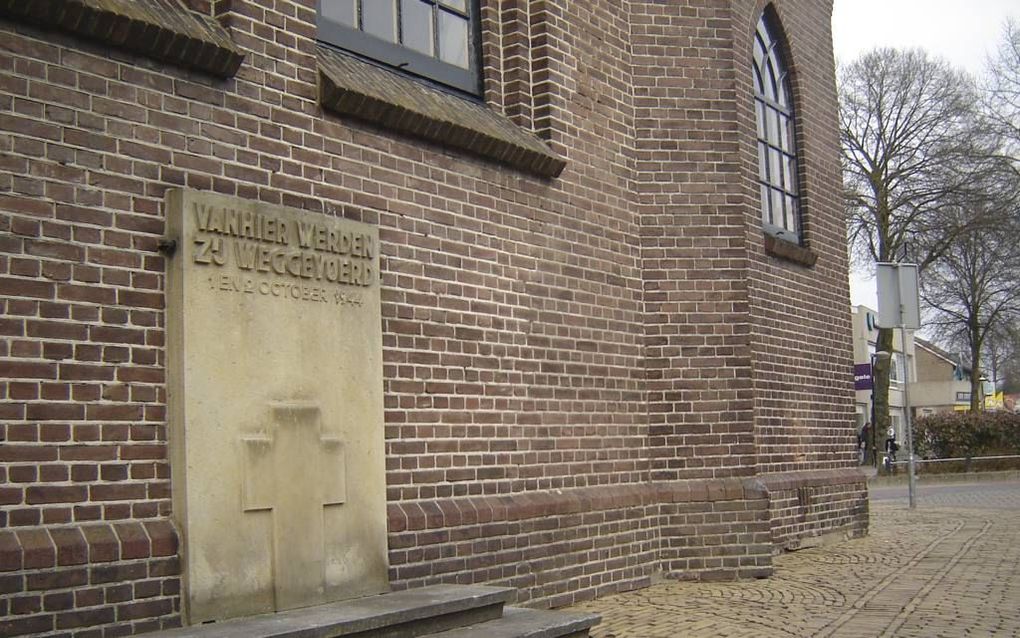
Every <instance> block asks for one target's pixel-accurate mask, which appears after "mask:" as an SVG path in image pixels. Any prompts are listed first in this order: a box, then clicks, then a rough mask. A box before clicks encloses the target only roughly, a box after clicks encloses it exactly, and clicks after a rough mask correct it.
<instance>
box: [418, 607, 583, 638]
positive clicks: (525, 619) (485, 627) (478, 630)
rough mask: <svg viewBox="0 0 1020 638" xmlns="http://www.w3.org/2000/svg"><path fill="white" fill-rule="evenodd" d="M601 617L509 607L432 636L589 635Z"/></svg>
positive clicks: (551, 637) (577, 637) (558, 637)
mask: <svg viewBox="0 0 1020 638" xmlns="http://www.w3.org/2000/svg"><path fill="white" fill-rule="evenodd" d="M600 620H601V619H600V618H599V617H598V616H596V615H595V614H578V613H573V612H571V613H567V612H562V611H542V610H538V609H521V608H519V607H506V608H504V609H503V617H502V618H498V619H496V620H490V621H488V622H484V623H481V624H478V625H472V626H470V627H458V628H457V629H450V630H448V631H443V632H440V633H437V634H430V635H429V636H428V638H479V637H480V636H484V638H588V630H589V629H591V628H592V627H594V626H595V625H597V624H598V623H599V621H600Z"/></svg>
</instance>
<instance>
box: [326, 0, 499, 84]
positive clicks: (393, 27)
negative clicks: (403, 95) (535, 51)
mask: <svg viewBox="0 0 1020 638" xmlns="http://www.w3.org/2000/svg"><path fill="white" fill-rule="evenodd" d="M479 33H480V31H479V25H478V1H477V0H319V40H321V41H323V42H325V43H327V44H331V45H333V46H336V47H338V48H341V49H344V50H346V51H349V52H351V53H354V54H357V55H358V56H361V57H364V58H368V59H371V60H374V61H376V62H380V63H382V64H384V65H387V66H390V67H392V68H395V69H399V70H400V71H402V72H405V73H411V74H414V75H417V76H420V77H423V78H426V79H429V80H432V81H434V82H437V83H439V84H443V85H445V86H448V87H452V88H455V89H458V90H460V91H465V92H467V93H471V94H474V95H479V94H480V93H481V82H480V78H481V73H480V70H479V62H478V44H477V43H478V38H479Z"/></svg>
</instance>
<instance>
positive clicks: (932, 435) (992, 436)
mask: <svg viewBox="0 0 1020 638" xmlns="http://www.w3.org/2000/svg"><path fill="white" fill-rule="evenodd" d="M914 433H915V441H916V446H917V454H918V456H920V457H922V458H938V459H945V458H954V457H970V456H988V455H993V454H1018V453H1020V415H1017V414H1011V413H1008V412H973V413H972V412H951V413H943V414H933V415H931V416H923V417H920V418H918V419H916V420H915V421H914Z"/></svg>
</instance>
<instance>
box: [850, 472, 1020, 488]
mask: <svg viewBox="0 0 1020 638" xmlns="http://www.w3.org/2000/svg"><path fill="white" fill-rule="evenodd" d="M1016 480H1020V470H1004V471H1001V472H959V473H956V474H918V475H917V482H918V484H936V483H992V482H996V481H1016ZM906 484H907V470H906V468H903V469H902V470H900V471H898V473H897V474H896V475H894V476H877V475H876V476H872V477H871V478H869V479H868V486H869V487H889V486H893V485H906Z"/></svg>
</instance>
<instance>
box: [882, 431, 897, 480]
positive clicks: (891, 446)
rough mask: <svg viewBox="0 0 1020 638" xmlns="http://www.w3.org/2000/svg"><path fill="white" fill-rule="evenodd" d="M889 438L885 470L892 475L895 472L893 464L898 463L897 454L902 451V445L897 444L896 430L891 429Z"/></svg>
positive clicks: (886, 445) (886, 443)
mask: <svg viewBox="0 0 1020 638" xmlns="http://www.w3.org/2000/svg"><path fill="white" fill-rule="evenodd" d="M888 434H889V436H888V437H887V438H886V440H885V469H886V470H887V471H889V472H890V473H891V472H892V471H893V469H894V466H893V463H895V462H896V453H897V452H899V451H900V444H899V443H897V442H896V430H895V429H894V428H889V432H888Z"/></svg>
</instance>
